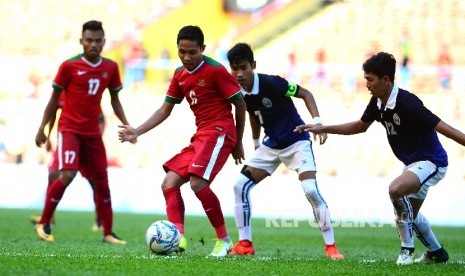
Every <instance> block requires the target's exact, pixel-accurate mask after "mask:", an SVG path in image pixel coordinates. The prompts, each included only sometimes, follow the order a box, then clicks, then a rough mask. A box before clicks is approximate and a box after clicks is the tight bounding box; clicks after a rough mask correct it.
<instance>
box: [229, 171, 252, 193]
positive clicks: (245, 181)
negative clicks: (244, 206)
mask: <svg viewBox="0 0 465 276" xmlns="http://www.w3.org/2000/svg"><path fill="white" fill-rule="evenodd" d="M246 169H247V165H246V166H244V167H243V168H242V170H241V173H240V174H239V176H238V178H237V180H236V183H234V193H235V194H236V195H242V194H244V193H247V194H248V193H249V192H250V190H251V189H252V188H253V187H254V185H255V180H254V179H253V177H252V173H251V172H250V171H248V170H246Z"/></svg>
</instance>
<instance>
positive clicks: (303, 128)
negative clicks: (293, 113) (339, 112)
mask: <svg viewBox="0 0 465 276" xmlns="http://www.w3.org/2000/svg"><path fill="white" fill-rule="evenodd" d="M322 128H323V125H321V124H317V125H314V124H306V125H300V126H296V127H295V129H294V132H298V133H301V132H312V133H316V134H320V133H323V131H322Z"/></svg>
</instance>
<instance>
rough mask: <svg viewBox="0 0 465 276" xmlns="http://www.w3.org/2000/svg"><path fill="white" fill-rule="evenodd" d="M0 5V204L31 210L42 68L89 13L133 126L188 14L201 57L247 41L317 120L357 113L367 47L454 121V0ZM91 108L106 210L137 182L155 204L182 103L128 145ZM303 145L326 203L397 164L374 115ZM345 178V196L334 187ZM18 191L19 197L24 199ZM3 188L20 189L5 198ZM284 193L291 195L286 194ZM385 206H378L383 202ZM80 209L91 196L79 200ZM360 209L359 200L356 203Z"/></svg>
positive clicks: (372, 193) (461, 33) (457, 40)
mask: <svg viewBox="0 0 465 276" xmlns="http://www.w3.org/2000/svg"><path fill="white" fill-rule="evenodd" d="M0 9H1V10H2V17H1V18H0V22H1V25H2V28H0V80H1V86H0V166H1V168H0V171H1V174H2V175H4V176H5V177H2V178H1V180H0V185H1V186H5V187H7V188H6V191H7V192H6V193H3V196H0V207H2V206H3V207H18V206H19V207H33V208H41V204H42V201H41V200H42V198H43V192H44V189H45V185H46V164H47V162H48V160H49V158H50V157H49V153H47V152H45V150H44V149H39V148H37V147H36V146H35V145H34V136H35V133H36V130H37V127H38V126H39V124H40V120H41V118H42V113H43V110H44V108H45V105H46V103H47V101H48V99H49V96H50V92H51V82H52V78H53V77H54V75H55V73H56V70H57V68H58V66H59V64H60V63H61V62H62V61H63V60H64V59H66V58H68V57H71V56H72V55H75V54H77V53H80V52H81V50H82V49H81V46H80V45H79V37H80V32H81V26H82V23H83V22H85V21H87V20H90V19H97V20H101V21H102V22H103V24H104V28H105V32H106V38H107V43H106V47H105V50H104V56H106V57H109V58H112V59H114V60H115V61H117V62H118V63H119V64H120V66H121V75H122V78H123V79H124V86H125V89H123V91H122V92H121V94H120V95H121V100H122V103H123V105H124V108H125V111H126V114H127V116H128V119H129V121H130V122H131V124H133V125H139V124H140V123H142V122H143V121H144V120H145V119H146V118H147V117H148V116H150V115H151V114H152V113H153V111H154V110H155V109H156V108H157V107H158V106H160V105H161V103H162V101H163V96H164V93H165V90H166V88H167V86H168V81H169V79H170V76H171V74H172V72H173V70H174V68H176V67H177V66H179V62H178V58H177V52H176V34H177V31H178V30H179V28H181V27H182V26H184V25H188V24H192V25H199V26H200V27H201V28H202V29H203V31H204V33H205V36H206V45H207V48H206V54H207V55H209V56H212V57H214V58H216V59H217V60H219V61H221V62H223V63H224V64H225V66H226V67H227V68H228V63H227V60H226V59H225V53H226V51H227V50H228V49H229V47H231V46H232V45H233V44H234V43H236V42H247V43H249V44H251V45H252V47H253V48H254V49H255V52H256V60H257V70H258V71H262V72H267V73H272V74H277V75H281V76H283V77H287V78H288V79H289V80H292V81H295V82H297V83H299V84H301V85H302V86H304V87H306V88H308V89H309V90H311V91H312V92H313V93H314V95H315V97H316V99H317V102H318V104H319V107H320V113H321V116H322V118H323V120H324V123H328V124H331V123H338V122H346V121H348V120H353V119H357V118H359V117H360V116H361V114H362V112H363V110H364V108H365V106H366V104H367V102H368V99H369V96H370V95H369V93H367V90H366V88H365V87H364V85H365V82H364V79H363V72H362V70H361V64H362V63H363V62H364V60H365V59H366V58H367V57H368V56H370V55H371V54H373V53H376V52H378V51H386V52H390V53H392V54H394V55H395V56H396V59H397V61H398V72H397V74H396V82H397V83H398V84H399V86H401V87H404V88H407V89H410V90H411V91H412V92H414V93H416V94H417V95H418V96H420V98H421V99H422V100H423V101H424V102H425V104H426V105H427V106H428V107H430V109H431V110H432V111H433V112H435V113H436V114H438V115H439V116H440V117H441V118H442V119H443V120H444V121H446V122H448V123H449V124H451V125H453V126H455V127H457V128H459V129H461V130H462V131H465V125H464V119H465V117H464V108H462V103H463V102H464V92H465V1H463V0H447V1H443V0H340V1H336V0H335V1H329V0H326V1H324V0H118V1H114V0H81V1H58V0H17V1H13V2H12V1H6V0H0ZM404 60H406V61H405V63H404ZM102 107H103V110H104V113H105V115H106V118H107V128H106V131H105V133H104V140H105V143H106V145H107V151H108V157H109V161H110V164H111V168H110V180H111V181H112V182H111V184H110V185H114V186H115V187H114V188H113V190H112V192H113V193H115V194H116V198H115V197H114V202H115V203H116V205H115V204H114V205H115V209H116V210H121V211H128V210H129V211H131V210H132V209H133V208H134V206H132V207H131V206H130V204H129V203H128V200H130V199H127V198H125V196H128V193H125V192H124V191H127V189H130V188H131V187H134V186H135V185H142V184H140V182H143V183H144V185H147V186H142V187H144V188H146V189H153V193H155V194H156V196H155V199H153V198H150V197H149V195H143V194H144V190H143V189H144V188H142V187H141V186H139V188H137V189H136V190H140V192H139V194H138V195H139V198H140V197H142V196H146V197H147V200H148V201H149V202H148V204H147V205H150V202H153V201H160V202H157V205H160V206H161V207H160V210H163V205H164V204H163V198H162V197H161V196H160V195H159V194H160V192H159V188H158V185H159V184H160V181H161V180H160V179H161V178H162V177H163V171H162V170H161V164H162V162H163V161H165V160H166V159H167V158H169V157H171V155H173V154H174V153H176V152H177V151H178V150H179V149H180V147H181V146H184V145H186V143H187V141H188V139H189V138H190V135H192V133H193V132H194V131H195V129H194V123H193V122H194V121H193V118H192V115H191V112H190V110H189V109H188V106H187V105H186V104H185V103H183V104H181V106H180V107H178V108H176V109H175V111H174V112H173V114H172V116H171V117H170V118H169V119H168V120H167V122H165V123H164V124H162V125H161V126H159V127H158V128H157V129H156V130H155V131H152V132H150V133H148V134H146V135H145V136H143V137H141V138H140V139H139V143H138V144H137V145H135V146H134V145H129V144H120V143H119V142H118V139H117V125H118V121H117V119H116V117H115V116H114V115H113V112H112V110H111V106H110V104H109V100H108V97H107V98H104V100H103V105H102ZM298 107H299V109H302V112H301V114H302V115H304V119H305V120H307V121H309V120H310V119H311V118H310V115H309V114H307V112H306V111H305V106H304V105H300V103H299V104H298ZM250 137H251V135H250V132H249V130H248V128H247V129H246V136H245V139H244V144H245V146H246V149H247V150H249V152H250V150H252V148H253V147H252V143H251V138H250ZM441 141H442V142H443V143H444V146H445V147H446V150H447V151H448V153H449V157H450V168H449V175H448V176H447V177H446V179H445V180H444V181H443V182H444V184H441V185H440V186H439V187H438V188H435V190H438V192H437V194H438V195H437V196H436V197H442V198H444V197H447V198H448V199H449V202H450V205H452V206H451V207H450V208H451V210H452V208H453V207H454V206H455V205H454V203H455V202H457V204H459V203H458V202H460V200H462V202H463V199H464V198H465V192H464V189H463V184H464V182H465V173H464V172H463V170H461V169H462V168H464V167H465V166H464V165H465V156H464V153H465V150H464V148H463V147H462V146H459V145H458V144H456V143H455V142H452V141H449V140H447V139H445V137H441ZM314 150H315V153H316V159H317V165H318V171H319V177H320V179H323V180H324V182H331V183H330V184H328V185H326V183H325V185H326V186H330V187H325V188H322V189H327V193H326V194H327V196H326V197H327V198H330V199H331V200H333V201H339V200H343V199H344V198H343V197H342V196H343V195H341V192H340V190H339V189H342V190H344V191H345V192H344V195H345V196H347V197H350V196H353V197H357V196H358V197H359V198H356V199H355V201H357V200H360V197H371V198H372V200H373V201H374V202H373V203H374V204H376V205H378V204H379V203H377V200H378V199H379V198H382V200H386V199H385V197H386V195H385V191H386V190H387V185H388V184H389V179H391V178H392V177H393V176H395V175H397V174H398V173H399V172H400V170H401V168H402V166H401V164H400V162H398V161H397V160H396V159H395V158H394V156H393V154H392V153H391V151H390V149H389V146H388V144H387V142H386V138H385V134H384V131H383V129H382V127H380V126H378V125H376V126H374V127H372V128H371V129H370V130H369V131H368V133H367V134H364V135H358V136H351V137H337V136H334V135H332V136H330V137H329V139H328V141H327V143H326V144H325V145H324V146H319V145H314ZM238 170H239V168H238V167H236V166H234V164H233V163H232V162H230V163H228V164H227V165H226V167H225V170H224V172H223V173H222V174H221V175H219V179H218V180H217V181H216V182H221V181H223V179H224V180H225V181H229V182H230V181H231V179H228V178H227V176H228V175H229V176H230V175H231V174H232V175H234V174H235V173H237V171H238ZM115 175H118V179H119V180H116V176H115ZM278 175H279V176H277V177H273V178H271V179H270V180H267V182H265V183H268V184H267V185H270V187H273V186H272V185H274V183H276V184H282V182H296V176H295V175H294V174H293V173H292V172H288V171H287V170H286V169H285V168H282V169H280V171H279V172H278ZM112 177H113V180H112ZM142 177H144V178H142ZM121 178H122V179H124V181H123V180H121ZM274 179H275V180H274ZM122 181H123V182H125V183H124V184H123V183H121V182H122ZM31 182H33V183H31ZM76 182H79V181H78V180H76ZM113 182H118V183H117V184H112V183H113ZM229 182H228V183H217V184H216V186H223V187H224V186H226V188H225V193H229V194H227V195H225V197H227V198H228V199H226V200H225V201H226V203H223V204H224V205H225V204H229V203H230V202H232V190H231V191H230V187H231V186H232V183H229ZM277 182H281V183H277ZM321 183H323V181H321ZM336 183H339V184H336ZM371 183H379V184H373V185H374V186H375V187H376V189H377V190H372V186H371ZM25 185H28V186H25ZM29 185H32V186H34V187H33V188H32V189H31V187H30V186H29ZM78 185H80V184H75V185H74V186H78ZM320 185H323V184H320ZM72 186H73V185H72ZM80 186H86V185H85V184H83V185H80ZM293 186H296V187H297V186H298V185H293ZM13 187H15V188H13ZM112 187H113V186H112ZM117 187H121V189H122V190H118V188H117ZM149 187H150V188H149ZM214 187H215V186H214ZM276 187H277V188H276V189H277V190H280V189H282V186H279V185H277V186H276ZM86 188H88V187H86ZM125 189H126V190H125ZM218 189H222V188H218ZM257 189H259V188H257ZM296 189H298V187H297V188H296ZM348 189H349V190H353V194H347V192H346V191H347V190H348ZM441 189H442V190H441ZM24 191H29V192H26V194H28V193H29V194H30V196H26V197H25V198H24ZM441 191H442V192H441ZM83 192H84V193H87V192H89V191H88V190H83ZM267 192H268V190H267ZM17 193H22V194H23V198H24V199H23V200H19V199H18V198H19V196H17ZM70 193H72V192H70V191H69V192H67V194H70ZM434 193H435V191H434V190H433V192H432V193H431V194H432V196H431V197H433V199H431V201H433V200H435V199H434ZM118 194H121V198H120V197H118ZM146 194H147V193H146ZM134 196H135V197H137V195H134ZM290 196H293V195H290ZM296 197H303V196H302V195H301V194H300V191H299V192H297V191H296ZM451 198H452V199H451ZM65 199H66V196H65ZM118 200H119V201H118ZM331 200H328V199H327V201H328V202H331ZM438 200H440V199H438ZM141 201H142V199H141ZM302 202H305V200H304V199H303V198H302ZM118 204H119V205H118ZM132 204H133V203H132ZM303 204H304V205H303V206H306V205H305V203H303ZM64 205H65V206H67V205H66V204H64ZM83 205H84V204H82V201H81V202H76V205H72V204H70V205H69V206H71V207H70V208H71V209H73V208H77V209H79V208H80V207H81V208H82V206H83ZM349 205H350V204H349ZM385 205H386V207H387V209H386V212H388V213H387V216H388V217H389V216H390V215H391V211H390V209H389V203H386V204H385ZM87 207H88V208H91V207H92V203H91V200H90V197H89V204H88V206H87ZM87 207H86V208H87ZM455 207H457V206H455ZM259 208H260V207H259ZM297 208H300V207H297ZM305 208H307V207H305ZM363 208H365V209H366V207H364V206H363V205H362V204H361V205H360V212H363V210H364V209H363ZM426 208H428V207H426ZM136 209H137V208H136ZM140 209H143V210H149V211H152V210H153V209H157V208H156V207H153V206H152V207H149V206H146V207H144V208H140ZM228 209H232V207H231V208H228ZM278 209H279V208H278ZM335 209H336V210H338V209H337V208H335ZM264 210H265V211H264V212H266V208H264ZM268 210H269V209H268ZM339 210H340V211H343V210H344V207H343V206H341V207H340V209H339ZM293 211H294V210H291V211H290V213H292V212H293ZM365 211H366V210H365ZM442 211H443V213H444V212H449V214H448V215H449V216H450V218H446V222H447V221H449V222H450V221H453V222H454V223H459V224H462V225H463V224H464V223H465V218H464V217H463V215H459V214H454V213H453V211H452V214H450V213H451V212H450V211H449V210H442ZM259 212H260V211H259ZM333 212H334V211H333ZM226 213H228V211H226ZM334 213H337V211H336V212H334ZM336 216H338V215H337V214H336ZM340 216H343V215H340ZM348 216H351V217H355V215H354V214H349V215H348ZM375 217H380V216H379V215H374V216H373V218H375ZM389 218H390V217H389ZM442 218H443V217H442V215H438V217H437V219H436V220H437V221H439V222H443V221H444V220H442ZM433 220H434V219H433Z"/></svg>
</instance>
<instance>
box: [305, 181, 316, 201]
mask: <svg viewBox="0 0 465 276" xmlns="http://www.w3.org/2000/svg"><path fill="white" fill-rule="evenodd" d="M301 186H302V190H303V191H304V193H305V196H306V197H307V198H308V197H310V198H315V196H317V195H318V189H317V187H316V180H315V179H305V180H303V181H302V182H301Z"/></svg>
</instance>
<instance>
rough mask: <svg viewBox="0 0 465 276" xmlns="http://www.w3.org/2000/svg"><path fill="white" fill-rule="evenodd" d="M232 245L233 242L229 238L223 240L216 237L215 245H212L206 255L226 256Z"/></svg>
mask: <svg viewBox="0 0 465 276" xmlns="http://www.w3.org/2000/svg"><path fill="white" fill-rule="evenodd" d="M232 247H233V243H232V241H231V240H229V241H225V240H222V239H216V243H215V247H213V251H212V253H210V255H208V256H207V257H216V258H222V257H226V256H227V255H228V253H229V251H231V249H232Z"/></svg>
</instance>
